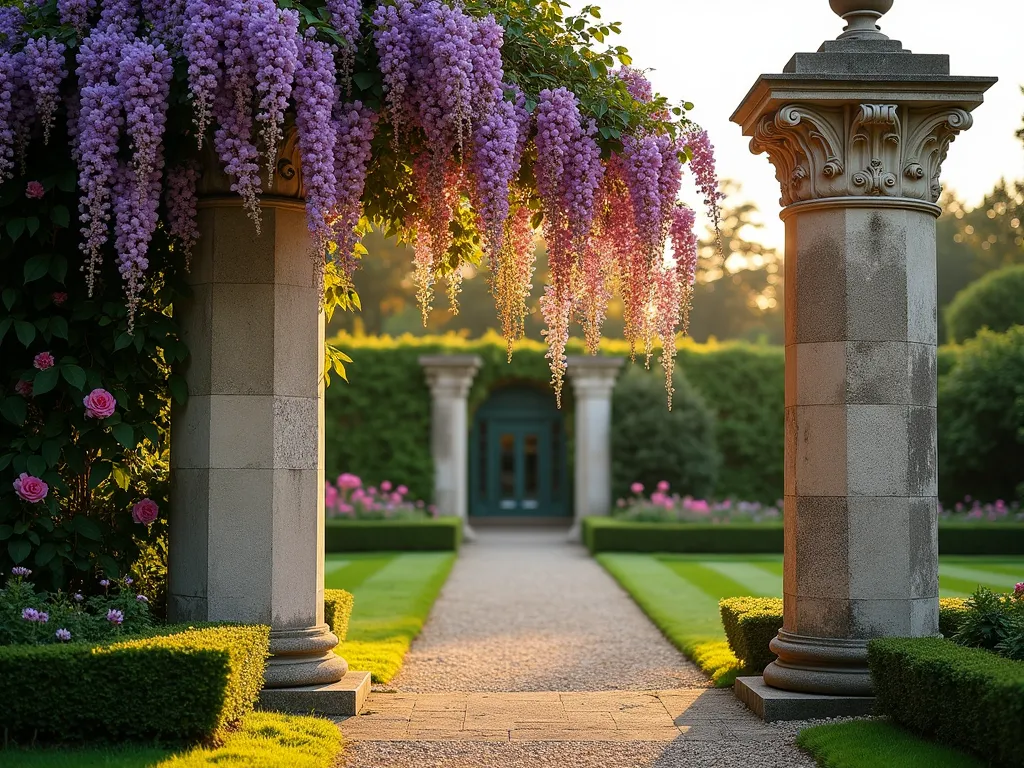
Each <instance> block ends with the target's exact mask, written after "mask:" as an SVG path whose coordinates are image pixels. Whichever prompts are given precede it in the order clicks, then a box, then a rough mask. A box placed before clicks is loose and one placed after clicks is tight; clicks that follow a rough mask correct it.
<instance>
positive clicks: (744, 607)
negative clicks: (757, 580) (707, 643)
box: [718, 597, 782, 674]
mask: <svg viewBox="0 0 1024 768" xmlns="http://www.w3.org/2000/svg"><path fill="white" fill-rule="evenodd" d="M718 609H719V610H720V611H721V613H722V625H723V626H724V627H725V636H726V637H727V638H728V640H729V646H730V647H731V648H732V651H733V653H735V654H736V658H738V659H739V660H740V661H741V662H742V664H743V667H744V670H745V671H747V672H753V673H756V674H761V673H762V672H764V668H765V667H767V666H768V665H769V664H771V663H772V662H773V661H775V654H774V653H772V652H771V649H770V648H769V647H768V643H770V642H771V641H772V638H774V637H775V636H776V635H777V634H778V633H779V630H780V629H782V599H781V598H778V597H727V598H725V599H724V600H721V601H719V603H718Z"/></svg>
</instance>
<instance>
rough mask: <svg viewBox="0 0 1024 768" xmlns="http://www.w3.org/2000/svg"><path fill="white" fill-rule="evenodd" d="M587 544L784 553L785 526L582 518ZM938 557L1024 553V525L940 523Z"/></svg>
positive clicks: (609, 548)
mask: <svg viewBox="0 0 1024 768" xmlns="http://www.w3.org/2000/svg"><path fill="white" fill-rule="evenodd" d="M583 543H584V544H586V546H587V548H588V549H589V550H590V551H591V553H592V554H597V553H598V552H666V553H705V552H706V553H722V554H724V553H732V554H782V545H783V530H782V524H781V523H728V524H717V525H713V524H707V523H642V522H634V521H629V520H617V519H615V518H613V517H588V518H584V520H583ZM939 554H942V555H1021V554H1024V524H1021V523H946V522H943V523H940V524H939Z"/></svg>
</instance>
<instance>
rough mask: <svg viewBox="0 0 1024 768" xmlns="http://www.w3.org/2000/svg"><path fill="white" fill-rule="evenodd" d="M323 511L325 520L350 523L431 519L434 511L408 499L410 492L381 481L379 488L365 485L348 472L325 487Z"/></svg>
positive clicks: (432, 508) (405, 488)
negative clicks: (360, 520)
mask: <svg viewBox="0 0 1024 768" xmlns="http://www.w3.org/2000/svg"><path fill="white" fill-rule="evenodd" d="M324 507H325V508H326V510H327V515H328V517H349V518H353V519H374V520H376V519H392V518H422V517H433V516H435V515H436V514H437V509H436V508H435V507H434V506H433V505H432V504H431V505H427V504H426V503H425V502H423V501H421V500H417V501H413V500H412V499H410V498H409V489H408V488H407V487H406V486H404V485H398V486H396V485H394V484H393V483H392V482H391V481H390V480H384V481H383V482H381V483H380V485H376V486H374V485H364V484H363V481H362V480H361V479H360V478H359V477H358V476H357V475H353V474H351V473H349V472H346V473H344V474H341V475H338V478H337V480H336V481H335V482H334V483H333V484H332V483H331V481H330V480H328V481H327V482H326V484H325V487H324Z"/></svg>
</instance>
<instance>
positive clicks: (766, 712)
mask: <svg viewBox="0 0 1024 768" xmlns="http://www.w3.org/2000/svg"><path fill="white" fill-rule="evenodd" d="M733 692H734V693H735V694H736V698H738V699H739V700H740V701H742V702H743V703H744V704H746V705H747V708H748V709H750V710H751V711H752V712H753V713H754V714H755V715H757V716H758V717H760V718H761V719H762V720H764V721H765V722H766V723H771V722H774V721H776V720H820V719H823V718H826V717H864V716H866V715H870V714H871V712H872V709H873V708H874V705H875V699H874V697H873V696H821V695H818V694H814V693H795V692H793V691H783V690H780V689H778V688H772V687H771V686H770V685H766V684H765V682H764V678H763V677H737V678H736V683H735V684H734V686H733Z"/></svg>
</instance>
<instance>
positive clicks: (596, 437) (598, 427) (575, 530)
mask: <svg viewBox="0 0 1024 768" xmlns="http://www.w3.org/2000/svg"><path fill="white" fill-rule="evenodd" d="M568 363H569V367H568V373H569V381H571V382H572V391H573V396H574V397H575V400H576V418H575V424H574V432H575V439H576V456H575V464H576V467H575V477H574V483H573V486H574V487H573V495H574V501H573V523H572V529H571V530H570V531H569V538H570V539H571V540H572V541H579V540H580V536H581V533H582V525H583V518H585V517H591V516H593V515H608V514H610V513H611V509H612V390H613V389H615V379H616V377H617V376H618V375H619V369H620V368H622V363H623V360H622V358H621V357H592V356H586V357H570V358H569V360H568Z"/></svg>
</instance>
